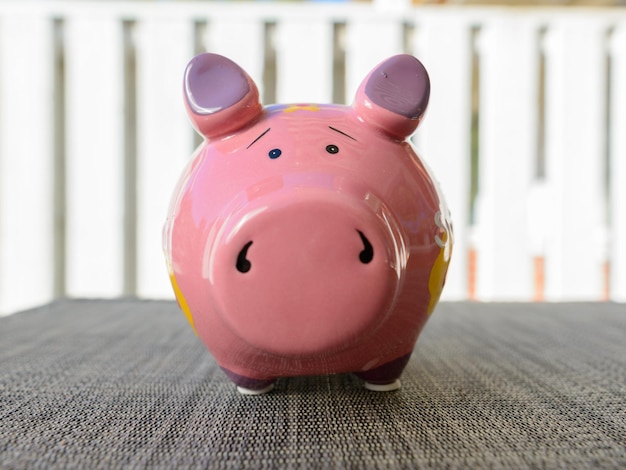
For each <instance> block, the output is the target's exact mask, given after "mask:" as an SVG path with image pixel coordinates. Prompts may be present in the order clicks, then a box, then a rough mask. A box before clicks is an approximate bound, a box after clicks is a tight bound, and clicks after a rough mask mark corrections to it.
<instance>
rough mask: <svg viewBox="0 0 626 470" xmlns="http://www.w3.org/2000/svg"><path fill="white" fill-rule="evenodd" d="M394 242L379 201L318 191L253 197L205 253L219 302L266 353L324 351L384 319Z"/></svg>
mask: <svg viewBox="0 0 626 470" xmlns="http://www.w3.org/2000/svg"><path fill="white" fill-rule="evenodd" d="M402 250H403V247H402V241H401V239H400V237H399V236H398V235H397V234H396V233H395V232H394V230H393V225H392V224H390V223H389V216H388V214H386V213H384V212H383V211H382V209H381V207H378V208H374V207H371V205H368V204H366V203H365V202H364V201H363V200H359V199H358V198H353V197H350V196H347V195H338V194H337V193H333V192H332V191H324V190H319V191H318V190H301V189H300V190H297V191H291V192H286V193H279V194H275V195H272V196H270V197H265V198H261V199H259V200H257V201H254V204H253V205H252V207H251V206H250V205H248V206H246V208H245V211H242V212H241V213H237V212H235V214H233V215H232V216H231V217H229V218H228V220H227V221H226V222H225V223H224V224H223V225H222V227H221V229H220V230H219V234H218V236H217V237H216V239H215V241H214V242H213V246H212V247H211V249H210V256H209V257H208V271H209V274H208V278H209V281H210V286H211V288H212V289H213V296H214V299H215V301H216V303H217V310H218V311H219V313H220V315H221V317H222V318H223V320H224V321H225V323H226V324H227V325H228V326H229V327H230V328H231V330H232V331H233V332H234V333H235V334H236V335H238V336H239V337H240V338H241V339H243V340H244V341H245V342H246V343H247V344H249V345H251V346H253V347H255V348H258V349H260V350H262V351H264V352H267V353H270V354H278V355H286V356H307V355H312V354H320V353H331V352H336V351H338V350H341V349H344V348H347V347H349V346H350V345H352V344H354V342H355V341H357V340H358V341H362V340H365V339H367V337H369V335H370V334H372V333H374V332H375V331H376V329H377V327H378V326H380V325H381V324H382V322H383V321H384V320H385V318H386V317H387V315H388V314H389V312H390V310H391V307H392V305H393V303H394V300H395V296H396V293H397V291H398V286H399V283H400V281H401V279H400V278H401V272H402V269H401V268H400V266H399V264H401V263H402V256H401V253H402Z"/></svg>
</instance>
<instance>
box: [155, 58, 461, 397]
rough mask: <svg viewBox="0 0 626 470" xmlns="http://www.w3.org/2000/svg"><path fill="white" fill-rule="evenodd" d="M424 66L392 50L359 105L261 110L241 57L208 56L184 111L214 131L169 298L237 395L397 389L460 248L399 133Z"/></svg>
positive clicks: (186, 207) (184, 193) (200, 61)
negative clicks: (330, 386) (281, 383)
mask: <svg viewBox="0 0 626 470" xmlns="http://www.w3.org/2000/svg"><path fill="white" fill-rule="evenodd" d="M429 86H430V84H429V80H428V75H427V73H426V71H425V69H424V67H423V66H422V64H421V63H420V62H419V61H418V60H417V59H415V58H413V57H411V56H407V55H399V56H395V57H392V58H390V59H388V60H387V61H385V62H383V63H381V64H380V65H379V66H378V67H376V68H375V69H374V70H373V71H372V72H371V73H370V74H369V75H368V76H367V77H366V78H365V80H364V81H363V83H362V84H361V87H360V88H359V90H358V92H357V94H356V98H355V101H354V104H353V105H352V106H337V105H319V104H292V105H275V106H270V107H266V108H263V107H262V106H261V105H260V103H259V96H258V91H257V87H256V85H255V84H254V82H253V81H252V79H251V78H250V77H249V76H248V75H247V74H246V73H245V72H244V71H243V70H242V69H241V68H240V67H239V66H238V65H236V64H235V63H233V62H232V61H230V60H229V59H227V58H225V57H221V56H218V55H215V54H201V55H199V56H197V57H195V58H194V59H192V60H191V62H190V63H189V65H188V66H187V69H186V71H185V77H184V98H185V105H186V108H187V111H188V114H189V116H190V118H191V121H192V123H193V125H194V126H195V128H196V129H197V130H198V132H199V133H201V134H202V135H203V136H204V137H205V142H204V143H203V144H202V145H201V146H200V147H199V149H198V150H197V152H196V154H195V155H194V158H193V159H192V161H191V163H190V164H189V166H188V168H187V169H186V170H185V172H184V173H183V176H182V178H181V180H180V182H179V185H178V187H177V188H176V190H175V193H174V198H173V201H172V204H171V207H170V211H169V215H168V220H167V223H166V226H165V231H164V243H165V253H166V258H167V262H168V268H169V271H170V279H171V280H172V285H173V287H174V292H175V294H176V298H177V300H178V303H179V305H180V307H181V308H182V310H183V311H184V312H185V315H186V316H187V319H188V320H189V322H190V323H191V325H192V326H193V327H194V329H195V331H196V333H197V334H198V335H199V336H200V338H201V339H202V340H203V342H204V343H205V344H206V346H207V347H208V349H209V350H210V351H211V352H212V353H213V355H214V356H215V358H216V360H217V361H218V363H219V364H220V366H221V367H222V368H223V369H224V370H225V372H226V373H227V375H228V376H229V377H230V378H231V379H233V381H235V383H237V384H238V385H239V386H240V390H253V391H259V390H265V388H266V387H267V386H268V385H271V383H272V382H273V380H274V379H276V378H277V377H281V376H293V375H304V374H319V373H335V372H354V373H357V374H358V375H360V376H361V377H363V378H364V379H365V380H366V381H367V383H369V384H370V385H369V386H370V388H376V386H377V385H378V386H382V387H383V388H384V389H386V388H395V387H396V386H397V380H396V379H397V378H398V376H399V375H400V373H401V372H402V369H403V367H404V364H405V363H406V360H407V359H408V355H409V354H410V353H411V351H412V348H413V346H414V343H415V341H416V339H417V336H418V334H419V332H420V330H421V328H422V326H423V325H424V323H425V321H426V319H427V317H428V315H429V313H430V312H431V311H432V309H433V308H434V306H435V304H436V302H437V300H438V298H439V295H440V292H441V289H442V286H443V283H444V280H445V273H446V270H447V265H448V262H449V259H450V250H451V243H452V240H451V235H452V232H451V228H450V223H449V218H448V211H447V209H446V207H445V203H444V202H443V199H442V197H441V195H440V193H439V191H438V188H437V187H436V185H435V184H434V183H433V181H432V179H431V177H430V176H429V172H428V170H427V169H426V167H425V166H424V165H423V164H422V162H421V160H420V159H419V158H418V157H417V155H416V154H415V152H414V151H413V149H412V147H411V145H410V144H409V143H408V142H407V141H406V140H405V139H406V138H407V136H409V135H410V134H411V133H412V132H413V131H414V130H415V128H416V127H417V126H418V124H419V122H420V120H421V118H422V116H423V114H424V111H425V109H426V105H427V102H428V96H429Z"/></svg>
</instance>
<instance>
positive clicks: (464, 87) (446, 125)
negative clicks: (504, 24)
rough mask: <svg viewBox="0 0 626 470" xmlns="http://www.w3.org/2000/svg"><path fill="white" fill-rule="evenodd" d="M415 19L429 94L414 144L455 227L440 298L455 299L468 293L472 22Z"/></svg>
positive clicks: (460, 18)
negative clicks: (442, 195)
mask: <svg viewBox="0 0 626 470" xmlns="http://www.w3.org/2000/svg"><path fill="white" fill-rule="evenodd" d="M418 20H419V22H418V23H417V31H418V33H419V34H417V35H416V37H415V54H416V56H417V57H418V58H419V59H420V60H421V61H422V62H423V64H424V66H425V67H426V69H427V70H428V73H429V75H430V80H431V94H430V103H429V107H428V110H427V111H426V116H425V117H424V120H423V122H422V123H421V124H420V127H419V128H418V131H417V147H418V151H419V152H420V154H422V157H423V159H424V161H425V162H426V163H427V164H428V165H429V166H430V167H431V168H432V170H433V173H434V175H435V177H436V178H437V180H438V181H440V182H441V187H442V191H443V193H444V195H445V197H446V200H447V203H448V206H449V208H450V211H451V214H452V223H453V226H454V248H453V254H452V261H451V262H450V269H449V271H448V275H447V279H446V287H445V289H444V291H443V296H442V299H446V300H459V299H465V298H467V295H468V271H467V270H468V241H469V222H470V221H469V198H468V195H469V174H470V132H469V131H470V125H471V124H470V119H471V98H470V97H471V90H470V88H471V48H470V43H471V41H470V34H471V32H470V25H469V24H468V22H467V21H466V19H465V18H464V17H463V15H458V16H456V17H452V18H448V17H444V18H442V17H440V16H433V17H430V16H420V17H419V18H418ZM453 136H454V137H453Z"/></svg>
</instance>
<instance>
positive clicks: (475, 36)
mask: <svg viewBox="0 0 626 470" xmlns="http://www.w3.org/2000/svg"><path fill="white" fill-rule="evenodd" d="M625 3H626V0H589V1H581V0H573V1H558V0H555V1H540V0H534V1H533V0H531V1H495V0H478V1H474V0H469V1H460V0H453V1H439V0H437V1H415V0H413V1H411V0H372V1H366V0H361V1H347V0H345V1H330V0H326V1H321V0H318V1H305V0H301V1H298V0H291V1H287V0H283V1H279V0H276V1H270V0H264V1H261V0H259V1H206V0H204V1H203V0H196V1H193V0H184V1H177V0H169V1H167V0H161V1H157V0H154V1H150V0H144V1H140V0H137V1H132V2H122V1H114V0H109V1H106V0H100V1H98V0H74V1H64V2H58V1H54V0H50V1H29V0H25V1H18V0H15V1H10V0H4V1H1V0H0V314H7V313H11V312H15V311H17V310H20V309H24V308H28V307H31V306H34V305H38V304H41V303H45V302H48V301H50V300H52V299H54V298H58V297H81V298H84V297H87V298H111V297H118V296H139V297H144V298H162V299H172V298H173V295H172V293H171V288H170V286H169V281H168V276H167V272H166V269H165V263H164V260H163V256H162V249H161V229H162V225H163V223H164V220H165V214H166V211H167V207H168V204H169V198H170V195H171V193H172V191H173V188H174V185H175V184H176V181H177V178H178V175H179V174H180V173H181V172H182V170H183V168H184V166H185V164H186V162H187V161H188V159H189V157H190V156H191V154H192V152H193V149H194V148H195V147H196V146H197V145H198V144H199V143H200V139H199V137H198V136H197V135H195V134H194V132H193V130H192V128H191V126H190V125H189V122H188V120H187V118H186V116H185V113H184V109H183V104H182V97H181V92H180V89H181V81H182V72H183V69H184V67H185V64H186V63H187V61H188V60H189V59H190V58H191V57H192V56H193V55H195V54H197V53H199V52H202V51H212V52H216V53H220V54H223V55H226V56H228V57H230V58H231V59H233V60H235V61H236V62H238V63H239V64H240V65H241V66H242V67H244V68H245V69H246V70H247V71H248V73H249V74H250V75H251V76H252V77H253V79H254V80H255V81H256V82H257V84H258V86H259V89H260V92H261V97H262V100H263V103H264V104H271V103H275V102H282V103H285V102H321V103H324V102H334V103H350V102H351V100H352V96H353V94H354V93H355V91H356V88H357V86H358V84H359V83H360V81H361V80H362V79H363V78H364V77H365V75H366V74H367V73H368V72H369V70H371V69H372V68H373V67H374V66H375V65H376V64H377V63H378V62H379V61H381V60H382V59H384V58H386V57H388V56H390V55H394V54H397V53H402V52H405V53H410V54H414V55H416V56H417V57H419V58H420V60H421V61H422V62H423V63H424V64H425V66H426V67H427V69H428V70H429V73H430V75H431V81H432V95H431V101H430V107H429V110H428V112H427V114H426V117H425V119H424V121H423V123H422V125H420V127H419V128H418V130H417V132H416V134H415V135H414V137H413V142H414V144H415V146H416V147H417V149H418V152H419V153H420V154H421V155H422V157H423V159H424V160H425V161H426V162H427V164H428V165H429V166H430V167H431V168H432V169H433V171H434V173H435V175H436V176H437V178H438V180H439V181H440V183H441V186H442V188H443V191H444V193H445V194H446V196H447V200H448V205H449V206H450V209H451V211H452V217H453V222H454V229H455V249H454V253H453V261H452V264H451V268H450V272H449V276H448V281H447V286H446V289H445V290H444V296H443V299H444V300H468V299H471V300H480V301H494V300H504V301H570V300H585V301H607V300H612V301H620V302H623V301H626V242H625V241H624V240H625V238H626V189H624V188H626V132H624V129H626V10H624V9H623V8H621V7H620V6H621V5H624V4H625Z"/></svg>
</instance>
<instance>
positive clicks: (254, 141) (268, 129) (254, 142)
mask: <svg viewBox="0 0 626 470" xmlns="http://www.w3.org/2000/svg"><path fill="white" fill-rule="evenodd" d="M270 129H271V127H268V128H267V129H266V130H265V132H263V134H261V135H260V136H258V137H257V138H256V139H254V140H253V141H252V143H251V144H250V145H248V146H247V147H246V150H247V149H249V148H250V147H252V146H253V145H254V144H256V142H257V140H259V139H260V138H261V137H263V136H264V135H265V134H267V133H268V132H269V131H270Z"/></svg>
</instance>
